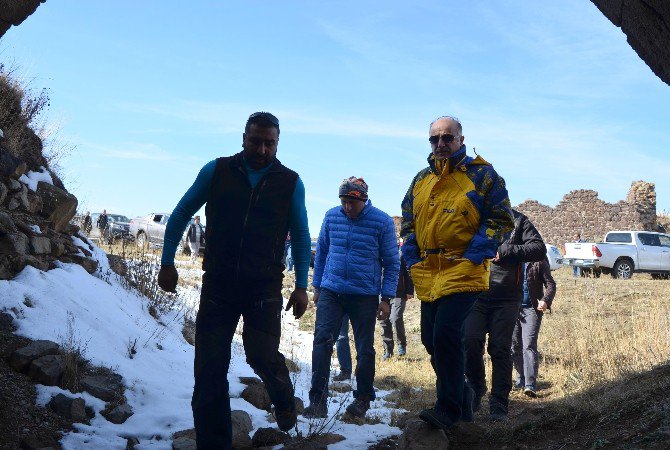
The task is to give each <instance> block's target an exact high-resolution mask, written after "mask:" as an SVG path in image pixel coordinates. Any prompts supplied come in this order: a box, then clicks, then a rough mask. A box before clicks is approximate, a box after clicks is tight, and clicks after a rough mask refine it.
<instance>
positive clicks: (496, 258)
mask: <svg viewBox="0 0 670 450" xmlns="http://www.w3.org/2000/svg"><path fill="white" fill-rule="evenodd" d="M498 261H500V253H498V252H496V256H495V258H493V262H498Z"/></svg>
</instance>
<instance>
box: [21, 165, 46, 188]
mask: <svg viewBox="0 0 670 450" xmlns="http://www.w3.org/2000/svg"><path fill="white" fill-rule="evenodd" d="M19 181H20V182H22V183H23V184H25V185H26V186H28V188H30V190H31V191H36V190H37V183H39V182H40V181H44V182H45V183H49V184H54V180H53V179H52V178H51V174H50V173H49V171H48V170H47V169H46V168H45V167H43V166H42V167H40V171H39V172H33V171H32V170H29V171H28V172H27V173H24V174H23V175H21V176H20V177H19Z"/></svg>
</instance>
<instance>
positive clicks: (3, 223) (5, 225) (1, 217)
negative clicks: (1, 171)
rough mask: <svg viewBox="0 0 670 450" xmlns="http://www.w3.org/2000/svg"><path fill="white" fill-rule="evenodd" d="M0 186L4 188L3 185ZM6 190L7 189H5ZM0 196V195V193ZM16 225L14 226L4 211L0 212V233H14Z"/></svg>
mask: <svg viewBox="0 0 670 450" xmlns="http://www.w3.org/2000/svg"><path fill="white" fill-rule="evenodd" d="M0 186H4V184H2V183H0ZM5 189H7V188H5ZM0 195H1V193H0ZM0 203H2V202H0ZM16 230H17V229H16V225H15V224H14V220H12V216H10V215H9V214H7V213H6V212H4V211H0V231H4V232H5V233H10V232H14V231H16Z"/></svg>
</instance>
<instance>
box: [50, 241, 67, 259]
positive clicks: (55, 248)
mask: <svg viewBox="0 0 670 450" xmlns="http://www.w3.org/2000/svg"><path fill="white" fill-rule="evenodd" d="M63 253H65V245H64V244H63V241H61V240H58V239H54V240H52V241H51V255H52V256H55V257H56V258H58V257H59V256H61V255H62V254H63Z"/></svg>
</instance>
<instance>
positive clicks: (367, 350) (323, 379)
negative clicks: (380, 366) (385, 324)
mask: <svg viewBox="0 0 670 450" xmlns="http://www.w3.org/2000/svg"><path fill="white" fill-rule="evenodd" d="M378 306H379V299H378V297H377V296H376V295H347V294H338V293H336V292H333V291H330V290H328V289H321V293H320V295H319V303H318V304H317V307H316V324H315V327H314V328H315V330H314V345H313V348H312V388H311V389H310V390H309V401H310V403H313V404H318V403H325V402H326V401H327V400H328V381H329V378H330V358H331V356H332V355H333V344H334V343H335V341H336V339H337V337H338V335H339V333H340V329H341V327H342V317H343V316H344V315H345V314H346V315H347V316H349V320H350V321H351V327H352V328H353V330H354V342H355V344H356V390H354V392H353V394H354V398H357V397H359V396H367V397H368V398H369V399H370V400H374V399H375V390H374V387H373V381H374V378H375V348H374V333H375V322H376V316H377V307H378Z"/></svg>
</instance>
